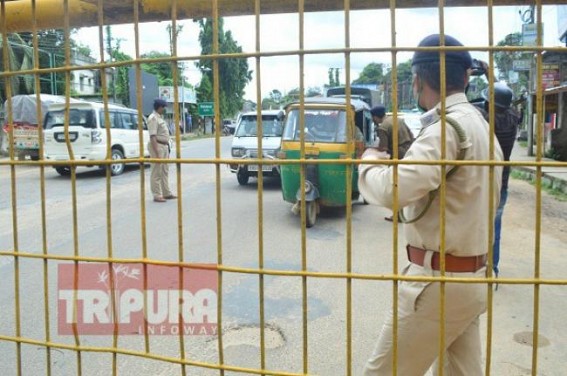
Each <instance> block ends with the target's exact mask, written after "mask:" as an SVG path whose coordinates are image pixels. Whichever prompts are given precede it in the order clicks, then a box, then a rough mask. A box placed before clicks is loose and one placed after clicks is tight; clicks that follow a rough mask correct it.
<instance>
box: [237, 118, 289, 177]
mask: <svg viewBox="0 0 567 376" xmlns="http://www.w3.org/2000/svg"><path fill="white" fill-rule="evenodd" d="M283 118H284V113H283V111H281V110H263V111H262V123H261V124H262V134H263V137H262V151H263V157H264V158H267V159H275V157H276V153H277V151H278V150H279V148H280V145H281V141H282V132H283V122H282V121H283ZM257 120H258V119H257V115H256V112H255V111H253V112H247V113H244V114H242V116H241V117H240V119H239V122H238V125H237V126H236V131H235V132H234V138H233V139H232V148H231V154H232V157H234V158H239V159H247V158H258V124H257ZM229 167H230V171H231V172H233V173H235V174H236V178H237V180H238V183H239V184H240V185H246V184H248V179H249V178H250V176H253V177H257V176H258V173H259V166H258V165H244V164H230V166H229ZM261 173H262V174H263V175H264V176H279V170H278V168H277V165H271V164H265V165H263V166H262V170H261Z"/></svg>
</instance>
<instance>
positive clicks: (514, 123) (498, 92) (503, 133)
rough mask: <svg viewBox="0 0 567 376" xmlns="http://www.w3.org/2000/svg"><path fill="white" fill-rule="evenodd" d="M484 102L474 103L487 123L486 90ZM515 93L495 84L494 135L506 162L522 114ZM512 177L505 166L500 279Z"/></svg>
mask: <svg viewBox="0 0 567 376" xmlns="http://www.w3.org/2000/svg"><path fill="white" fill-rule="evenodd" d="M482 97H483V99H484V101H482V102H476V103H474V104H475V106H477V107H478V108H479V109H480V110H481V112H482V114H483V116H484V117H485V119H486V121H489V115H488V114H489V112H488V111H489V109H490V105H489V103H490V102H489V101H490V92H489V90H488V89H485V90H484V91H483V92H482ZM512 97H513V92H512V89H510V88H509V87H508V86H507V85H506V84H505V83H502V82H498V83H496V84H494V133H495V135H496V138H497V139H498V143H499V144H500V148H501V149H502V153H503V154H504V160H505V161H509V160H510V155H511V154H512V148H513V147H514V142H515V141H516V133H517V132H518V125H519V124H520V119H521V117H520V114H519V113H518V111H516V109H515V108H514V107H512V106H511V104H512ZM509 177H510V166H504V169H503V171H502V187H501V188H500V205H499V206H498V209H497V210H496V218H495V220H494V247H493V265H492V269H493V270H494V274H495V276H496V277H498V273H499V272H500V270H499V269H498V263H499V261H500V232H501V228H502V213H503V212H504V205H506V199H507V198H508V178H509Z"/></svg>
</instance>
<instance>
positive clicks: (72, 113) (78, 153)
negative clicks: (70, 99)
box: [43, 102, 149, 175]
mask: <svg viewBox="0 0 567 376" xmlns="http://www.w3.org/2000/svg"><path fill="white" fill-rule="evenodd" d="M108 117H109V121H110V139H108V140H107V137H106V124H105V122H106V117H105V110H104V104H102V103H98V102H79V103H71V104H70V108H69V141H70V143H71V148H72V151H73V155H74V158H75V160H84V161H93V162H94V161H103V160H105V159H106V147H107V142H110V148H111V159H112V160H115V161H120V160H122V159H129V158H138V157H140V148H142V150H143V155H144V156H149V152H148V150H147V148H146V145H147V143H148V140H149V134H148V131H147V126H146V121H145V119H142V124H143V130H142V134H143V142H142V143H141V144H140V138H139V131H138V127H139V122H138V112H137V111H136V110H133V109H130V108H126V107H123V106H118V105H113V104H109V105H108ZM64 124H65V104H54V105H51V106H50V107H49V110H48V112H47V114H46V115H45V123H44V127H43V128H44V131H43V134H44V158H45V160H47V161H68V160H69V153H68V150H67V144H66V142H65V132H64ZM92 166H94V164H93V165H89V167H92ZM101 168H104V165H101ZM55 170H57V172H58V173H59V174H60V175H69V174H70V172H71V170H70V168H69V167H68V166H61V165H58V166H55ZM110 171H111V173H112V175H120V174H121V173H122V172H124V161H122V163H116V164H112V165H110Z"/></svg>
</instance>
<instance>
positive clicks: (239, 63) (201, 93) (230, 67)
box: [196, 18, 252, 118]
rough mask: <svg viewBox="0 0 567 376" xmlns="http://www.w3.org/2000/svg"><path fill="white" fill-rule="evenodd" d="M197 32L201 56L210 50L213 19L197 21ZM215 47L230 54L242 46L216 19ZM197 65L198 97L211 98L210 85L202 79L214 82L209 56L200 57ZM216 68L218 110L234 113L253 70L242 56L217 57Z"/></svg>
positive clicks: (226, 115)
mask: <svg viewBox="0 0 567 376" xmlns="http://www.w3.org/2000/svg"><path fill="white" fill-rule="evenodd" d="M196 22H198V24H199V27H200V29H201V30H200V32H199V43H200V44H201V55H204V56H206V55H210V54H212V53H213V43H212V42H213V21H212V19H209V18H207V19H200V20H197V21H196ZM218 28H219V30H218V46H219V51H218V52H219V53H221V54H231V53H241V52H242V47H240V46H239V45H238V43H237V42H236V41H235V40H234V38H233V36H232V32H230V31H224V20H223V19H222V18H219V20H218ZM197 67H198V68H199V69H201V73H202V76H203V77H202V80H201V84H200V85H199V89H198V98H205V99H206V100H209V101H210V100H213V90H212V85H211V86H208V85H204V84H203V80H205V79H207V80H208V81H209V83H212V82H213V69H212V68H213V62H212V60H209V59H201V60H200V61H199V62H198V65H197ZM218 67H219V78H220V80H219V83H218V85H219V96H220V104H219V109H220V113H221V117H223V118H228V117H232V116H234V114H236V113H237V112H238V111H240V110H241V108H242V105H243V103H244V88H245V87H246V85H247V84H248V82H250V80H251V79H252V71H250V70H248V61H247V60H246V59H244V58H230V57H229V58H223V59H219V60H218ZM205 77H206V78H205Z"/></svg>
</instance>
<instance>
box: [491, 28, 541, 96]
mask: <svg viewBox="0 0 567 376" xmlns="http://www.w3.org/2000/svg"><path fill="white" fill-rule="evenodd" d="M521 45H522V34H521V33H512V34H508V35H506V37H504V39H502V40H501V41H500V42H498V46H521ZM532 59H533V54H532V53H530V52H523V51H497V52H495V53H494V62H495V63H496V67H497V68H498V71H499V72H500V77H499V78H506V79H507V78H508V77H507V74H508V72H510V71H512V70H513V67H514V61H519V60H532ZM528 75H529V73H528V71H524V72H521V74H519V77H518V82H517V84H514V85H510V87H511V88H512V90H513V91H514V93H515V94H516V95H517V96H519V95H520V94H521V91H522V90H523V89H527V88H528V79H529V77H528Z"/></svg>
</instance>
